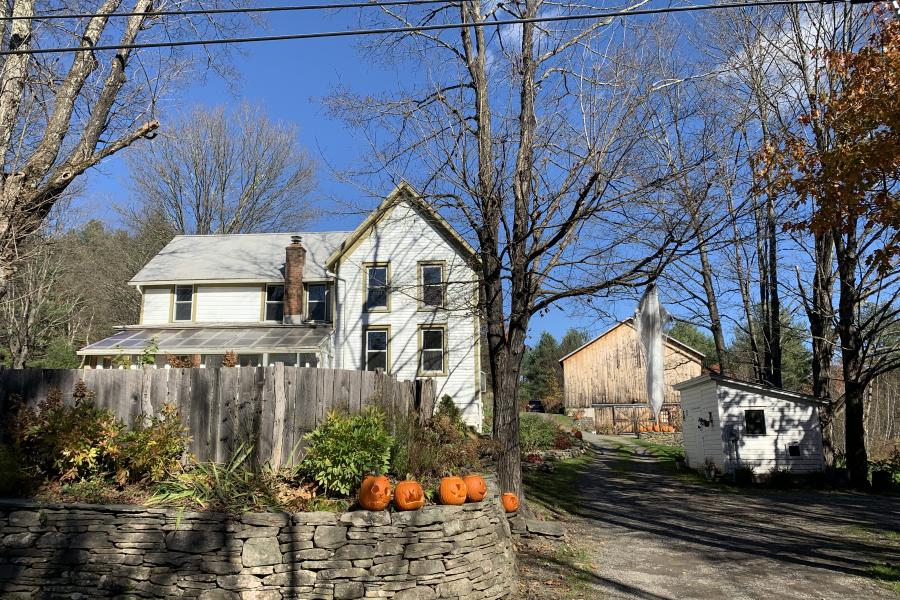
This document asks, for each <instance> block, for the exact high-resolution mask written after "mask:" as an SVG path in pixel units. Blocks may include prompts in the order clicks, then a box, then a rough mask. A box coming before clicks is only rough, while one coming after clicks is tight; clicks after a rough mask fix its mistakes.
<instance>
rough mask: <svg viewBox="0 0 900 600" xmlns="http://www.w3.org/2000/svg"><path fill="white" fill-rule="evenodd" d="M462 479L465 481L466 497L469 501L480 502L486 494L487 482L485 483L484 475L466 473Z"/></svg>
mask: <svg viewBox="0 0 900 600" xmlns="http://www.w3.org/2000/svg"><path fill="white" fill-rule="evenodd" d="M463 481H464V482H465V483H466V498H467V499H468V500H469V502H481V501H482V500H484V497H485V496H486V495H487V483H485V481H484V477H482V476H481V475H478V474H477V473H472V474H470V475H466V476H465V477H464V478H463Z"/></svg>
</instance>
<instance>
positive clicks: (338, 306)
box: [325, 263, 347, 369]
mask: <svg viewBox="0 0 900 600" xmlns="http://www.w3.org/2000/svg"><path fill="white" fill-rule="evenodd" d="M340 269H341V267H340V263H338V265H337V266H336V267H335V270H334V272H332V271H327V270H326V271H325V275H327V276H328V277H332V278H333V279H334V304H335V306H334V314H335V324H334V341H335V343H334V359H335V363H337V364H335V365H334V367H333V368H335V369H343V368H344V340H343V339H340V336H341V330H342V328H343V327H344V317H345V315H344V304H345V303H344V302H342V301H341V295H340V286H339V285H338V282H341V281H342V282H344V283H345V284H346V283H347V280H346V279H344V278H343V277H341V276H340V275H339V274H338V273H339V272H340Z"/></svg>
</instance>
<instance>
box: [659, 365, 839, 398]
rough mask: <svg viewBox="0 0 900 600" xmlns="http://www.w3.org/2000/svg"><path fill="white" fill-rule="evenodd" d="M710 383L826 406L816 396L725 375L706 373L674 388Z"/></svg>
mask: <svg viewBox="0 0 900 600" xmlns="http://www.w3.org/2000/svg"><path fill="white" fill-rule="evenodd" d="M710 381H714V382H716V384H717V385H724V386H727V387H736V388H746V389H748V390H751V391H754V392H757V393H760V394H765V395H767V396H776V397H778V398H781V399H784V400H790V401H793V402H804V403H808V404H824V402H822V401H821V400H819V399H818V398H816V397H815V396H810V395H809V394H801V393H800V392H793V391H791V390H786V389H784V388H777V387H768V386H765V385H762V384H760V383H756V382H753V381H744V380H743V379H735V378H734V377H726V376H725V375H719V374H718V373H711V372H706V373H704V374H703V375H700V376H699V377H694V378H693V379H688V380H687V381H682V382H680V383H676V384H675V385H673V386H672V387H674V388H675V389H676V390H678V391H681V390H686V389H690V388H692V387H696V386H698V385H702V384H704V383H708V382H710Z"/></svg>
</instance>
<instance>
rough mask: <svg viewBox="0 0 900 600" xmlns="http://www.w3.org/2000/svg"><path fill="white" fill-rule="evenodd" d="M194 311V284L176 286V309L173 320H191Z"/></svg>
mask: <svg viewBox="0 0 900 600" xmlns="http://www.w3.org/2000/svg"><path fill="white" fill-rule="evenodd" d="M193 313H194V286H192V285H176V286H175V310H174V312H173V314H172V320H173V321H190V320H191V318H192V317H193Z"/></svg>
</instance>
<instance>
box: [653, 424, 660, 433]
mask: <svg viewBox="0 0 900 600" xmlns="http://www.w3.org/2000/svg"><path fill="white" fill-rule="evenodd" d="M653 431H654V433H659V425H656V424H654V425H653Z"/></svg>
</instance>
